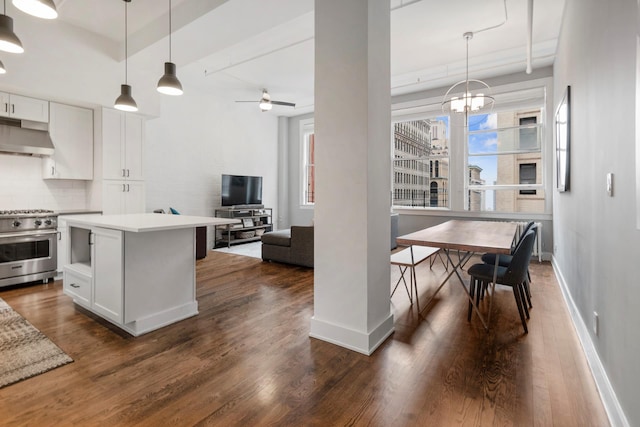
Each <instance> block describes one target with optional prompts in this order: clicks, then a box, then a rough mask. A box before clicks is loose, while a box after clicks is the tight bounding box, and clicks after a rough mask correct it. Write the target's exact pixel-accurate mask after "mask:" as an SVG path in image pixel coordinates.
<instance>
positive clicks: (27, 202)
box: [0, 154, 86, 210]
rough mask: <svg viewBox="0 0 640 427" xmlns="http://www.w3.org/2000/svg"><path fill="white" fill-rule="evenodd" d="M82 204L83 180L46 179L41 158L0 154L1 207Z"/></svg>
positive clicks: (54, 207) (67, 207)
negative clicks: (43, 175)
mask: <svg viewBox="0 0 640 427" xmlns="http://www.w3.org/2000/svg"><path fill="white" fill-rule="evenodd" d="M84 208H86V181H70V180H59V181H57V180H47V181H45V180H43V179H42V159H40V158H38V157H28V156H16V155H12V154H0V209H3V210H11V209H52V210H70V209H84Z"/></svg>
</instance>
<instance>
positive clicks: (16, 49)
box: [0, 0, 24, 53]
mask: <svg viewBox="0 0 640 427" xmlns="http://www.w3.org/2000/svg"><path fill="white" fill-rule="evenodd" d="M0 50H3V51H5V52H9V53H22V52H24V48H23V47H22V42H21V41H20V39H19V38H18V36H16V34H15V33H14V32H13V19H12V18H11V17H9V16H7V0H4V12H3V14H2V15H0Z"/></svg>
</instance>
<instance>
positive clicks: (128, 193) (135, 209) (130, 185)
mask: <svg viewBox="0 0 640 427" xmlns="http://www.w3.org/2000/svg"><path fill="white" fill-rule="evenodd" d="M144 198H145V195H144V181H124V180H104V181H103V186H102V212H103V213H104V214H105V215H112V214H113V215H115V214H129V213H141V212H144V208H145V199H144Z"/></svg>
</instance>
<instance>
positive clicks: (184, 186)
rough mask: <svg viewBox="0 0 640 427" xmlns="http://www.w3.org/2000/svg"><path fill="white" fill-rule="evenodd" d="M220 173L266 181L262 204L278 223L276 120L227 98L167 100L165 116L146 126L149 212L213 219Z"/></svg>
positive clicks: (206, 96)
mask: <svg viewBox="0 0 640 427" xmlns="http://www.w3.org/2000/svg"><path fill="white" fill-rule="evenodd" d="M222 174H233V175H254V176H262V177H263V194H262V197H263V204H264V205H265V206H266V207H271V208H273V209H274V211H273V215H274V219H275V218H277V197H278V118H277V116H275V115H274V114H271V113H261V112H260V110H259V108H258V105H257V104H256V105H255V106H253V105H251V104H236V103H235V102H234V100H233V98H232V97H228V96H226V95H225V94H223V93H215V94H213V93H204V92H198V91H191V92H185V94H184V95H182V96H180V97H163V98H162V102H161V116H160V117H159V118H157V119H153V120H148V121H147V133H146V163H145V177H146V194H147V200H146V205H147V211H153V210H154V209H164V210H165V211H167V210H168V209H169V207H173V208H174V209H176V210H178V211H179V212H180V213H182V214H186V215H204V216H213V215H214V210H215V208H217V207H219V206H220V202H221V196H220V184H221V182H220V181H221V175H222ZM212 238H213V236H212V233H211V230H210V232H209V241H210V242H209V248H211V247H213V243H212V242H211V240H212Z"/></svg>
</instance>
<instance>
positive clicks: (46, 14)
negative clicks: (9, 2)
mask: <svg viewBox="0 0 640 427" xmlns="http://www.w3.org/2000/svg"><path fill="white" fill-rule="evenodd" d="M13 5H14V6H15V7H17V8H18V9H20V10H21V11H23V12H24V13H28V14H29V15H32V16H35V17H37V18H42V19H56V18H57V17H58V11H57V10H56V4H55V3H54V2H53V0H13Z"/></svg>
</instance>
